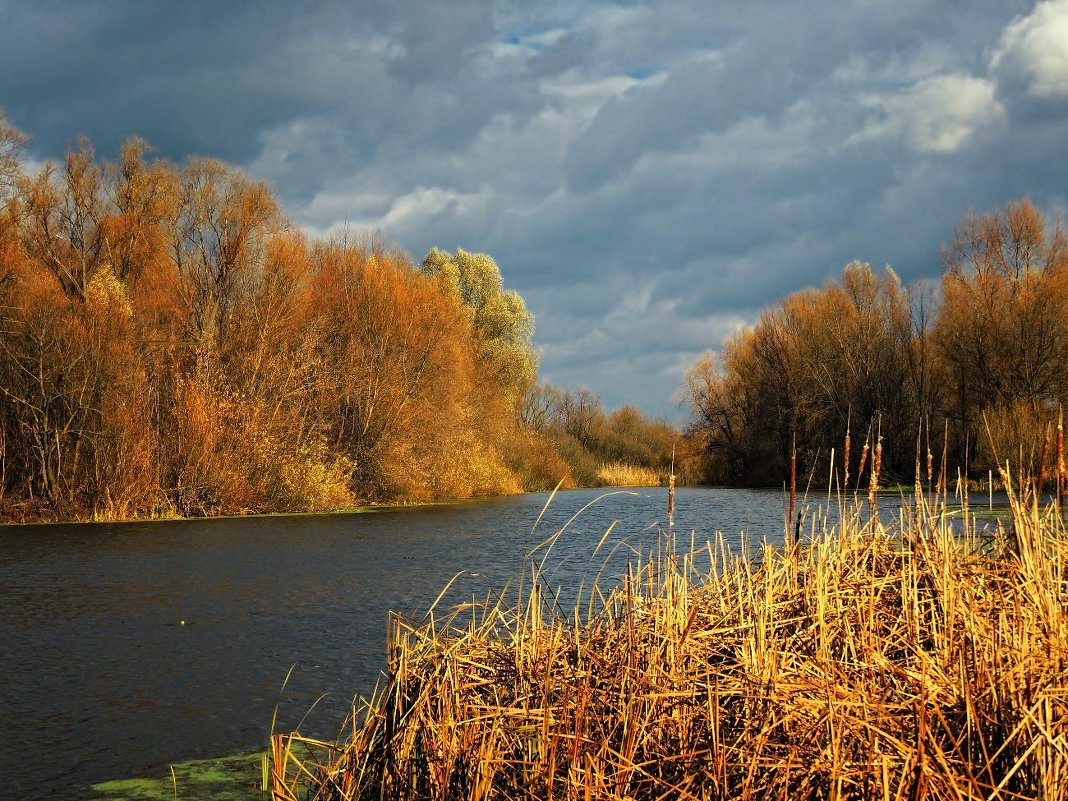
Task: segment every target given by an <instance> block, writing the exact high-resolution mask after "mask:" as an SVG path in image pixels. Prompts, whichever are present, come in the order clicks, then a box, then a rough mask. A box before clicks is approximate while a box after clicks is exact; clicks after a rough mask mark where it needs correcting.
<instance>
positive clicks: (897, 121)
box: [846, 74, 1004, 154]
mask: <svg viewBox="0 0 1068 801" xmlns="http://www.w3.org/2000/svg"><path fill="white" fill-rule="evenodd" d="M861 102H862V103H864V104H865V105H867V106H869V107H871V108H873V109H874V110H875V112H876V113H875V115H873V116H872V117H870V118H869V119H868V120H867V121H866V122H865V123H864V127H863V128H862V129H861V130H860V131H858V132H857V133H856V134H854V135H853V136H851V137H850V138H849V139H848V140H846V142H847V144H859V143H865V142H880V141H890V142H894V141H898V140H901V141H904V143H905V144H906V145H907V146H908V147H909V148H911V149H912V150H914V151H915V152H917V153H922V154H928V153H940V154H948V153H953V152H955V151H956V150H958V149H959V148H961V147H963V146H964V145H966V144H967V143H968V142H969V140H970V139H971V138H972V137H973V135H974V134H975V133H976V132H978V131H981V130H982V129H984V128H986V127H987V126H990V125H993V124H996V123H998V122H999V121H1000V120H1001V119H1002V116H1003V114H1004V109H1003V108H1002V106H1001V104H1000V103H999V102H998V101H997V99H996V98H995V92H994V83H993V82H992V81H989V80H986V79H984V78H976V77H973V76H971V75H962V74H949V75H935V76H933V77H930V78H925V79H923V80H921V81H918V82H917V83H915V84H913V85H911V86H908V87H906V88H904V89H902V90H900V91H898V92H895V93H893V94H889V95H871V96H868V97H864V98H862V100H861Z"/></svg>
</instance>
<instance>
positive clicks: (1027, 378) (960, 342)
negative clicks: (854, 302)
mask: <svg viewBox="0 0 1068 801" xmlns="http://www.w3.org/2000/svg"><path fill="white" fill-rule="evenodd" d="M942 258H943V262H944V264H945V273H944V274H943V277H942V308H941V313H940V314H939V316H938V319H937V321H936V324H935V329H934V339H935V343H936V345H937V348H938V352H939V355H940V357H941V360H942V363H943V371H944V374H945V380H946V384H947V387H948V394H949V398H951V402H950V405H949V406H948V408H947V413H948V414H949V415H950V416H951V417H952V418H953V419H954V421H955V423H956V432H957V438H958V440H963V439H965V438H968V439H970V440H971V441H972V442H979V443H983V442H984V441H985V440H986V436H985V432H984V431H983V429H985V425H984V424H983V418H984V417H985V416H989V415H991V414H995V416H999V417H1002V416H1004V415H1005V413H1006V411H1005V410H1008V409H1010V408H1015V409H1016V412H1013V413H1012V414H1011V415H1010V416H1013V415H1016V416H1018V415H1020V414H1026V415H1028V416H1031V417H1035V418H1036V419H1038V418H1039V417H1041V416H1042V414H1044V413H1048V412H1050V411H1052V409H1054V408H1055V407H1056V406H1058V405H1059V404H1063V403H1064V402H1065V401H1066V400H1068V378H1066V377H1065V374H1064V370H1063V365H1064V363H1065V359H1066V358H1068V323H1066V319H1068V317H1066V313H1068V237H1066V234H1065V231H1064V227H1063V224H1062V222H1061V220H1060V218H1055V219H1053V220H1050V219H1048V218H1047V217H1046V216H1045V215H1044V214H1043V213H1042V212H1041V211H1039V210H1038V209H1037V208H1036V207H1035V206H1034V205H1033V204H1032V203H1031V202H1030V201H1029V200H1021V201H1016V202H1011V203H1007V204H1006V205H1005V207H1004V208H1003V209H1000V210H998V211H994V212H989V213H987V214H983V215H980V216H977V215H975V214H969V215H968V217H967V218H966V219H965V220H964V222H963V223H961V225H960V226H959V227H958V228H957V231H956V233H955V235H954V237H953V239H952V240H951V241H950V243H949V244H948V245H946V246H945V247H944V248H943V251H942ZM1047 416H1048V414H1047ZM1032 433H1033V434H1036V435H1037V436H1039V437H1041V432H1040V431H1039V432H1032Z"/></svg>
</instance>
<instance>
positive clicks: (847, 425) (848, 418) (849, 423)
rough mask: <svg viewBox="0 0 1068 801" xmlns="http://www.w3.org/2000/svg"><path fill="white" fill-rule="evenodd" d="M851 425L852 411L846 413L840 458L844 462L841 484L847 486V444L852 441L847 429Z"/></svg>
mask: <svg viewBox="0 0 1068 801" xmlns="http://www.w3.org/2000/svg"><path fill="white" fill-rule="evenodd" d="M851 427H852V411H851V410H850V412H849V413H848V414H846V446H845V447H844V449H843V453H842V460H843V462H844V469H845V477H844V478H843V481H842V486H844V487H846V488H847V489H848V488H849V445H850V443H851V442H852V440H851V438H850V436H849V430H850V428H851Z"/></svg>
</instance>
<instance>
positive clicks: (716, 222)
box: [0, 0, 1068, 414]
mask: <svg viewBox="0 0 1068 801" xmlns="http://www.w3.org/2000/svg"><path fill="white" fill-rule="evenodd" d="M0 19H3V20H4V23H5V24H4V25H3V26H0V76H2V77H0V105H3V106H4V107H6V109H7V112H8V116H9V119H10V120H11V121H12V122H13V123H14V124H16V125H17V126H19V127H21V128H22V129H24V130H25V131H26V132H27V133H29V134H30V135H32V136H33V137H34V139H35V142H36V144H35V151H34V153H35V157H37V158H44V157H47V156H51V155H57V154H59V153H61V152H62V149H63V147H64V144H65V143H66V142H68V141H70V140H71V139H72V138H73V137H74V136H75V135H76V134H77V133H79V132H85V133H87V134H89V136H90V137H91V138H92V139H93V141H94V142H95V143H96V145H97V146H98V149H99V150H100V151H101V152H103V153H111V152H114V151H115V149H116V148H117V147H118V145H119V143H120V142H121V141H122V140H123V139H124V138H126V137H128V136H130V135H135V134H136V135H141V136H144V137H145V138H147V139H148V140H149V141H150V142H151V143H152V144H154V145H155V146H156V147H157V148H159V150H160V151H161V152H162V153H163V154H164V155H167V156H168V157H171V158H173V159H175V160H180V159H182V158H184V157H185V156H186V155H188V154H192V153H196V154H201V155H210V156H216V157H219V158H223V159H227V160H230V161H232V162H235V163H237V164H239V165H240V166H242V167H244V168H245V169H247V170H249V171H250V172H252V173H254V174H255V175H257V176H261V177H264V178H267V179H269V180H271V181H272V182H273V183H274V184H275V186H276V188H277V190H278V192H279V194H280V196H281V197H282V199H283V202H284V204H285V205H286V207H287V209H288V211H289V213H290V214H291V215H292V216H293V217H294V219H295V220H296V221H297V222H298V223H299V224H301V225H303V226H305V227H306V228H307V229H308V230H309V231H311V232H313V233H317V234H327V233H329V232H331V231H333V230H336V229H338V228H339V227H341V226H343V225H348V226H350V227H355V228H367V229H371V230H376V231H378V232H380V233H381V235H382V236H384V237H385V238H386V239H388V240H390V241H395V242H397V243H399V244H400V245H402V246H403V247H405V248H407V249H409V250H410V251H411V252H412V253H413V255H414V256H415V257H416V258H419V257H421V256H422V254H423V253H424V252H425V251H426V250H427V249H429V248H430V247H431V246H435V245H437V246H441V247H444V248H448V249H454V248H456V247H463V248H466V249H469V250H482V251H486V252H489V253H491V254H492V255H494V257H495V258H496V259H497V260H498V262H499V263H500V264H501V267H502V269H503V271H504V275H505V281H506V283H507V285H508V286H510V287H514V288H517V289H519V290H520V291H521V292H522V293H523V295H524V297H525V298H526V299H527V302H528V305H529V306H530V307H531V309H532V310H533V311H534V312H535V314H536V316H537V338H538V341H539V343H540V344H541V346H542V347H543V351H544V352H543V358H542V365H543V375H544V377H545V378H547V379H548V380H551V381H555V382H558V383H561V384H564V385H567V386H577V385H579V384H584V385H586V386H589V387H590V388H591V389H593V390H594V391H596V392H599V393H601V394H602V395H603V396H604V398H605V400H606V402H608V403H609V404H610V405H618V404H620V403H623V402H627V401H630V402H636V403H638V404H640V405H642V406H643V407H645V408H646V409H648V410H650V411H654V412H660V413H666V414H674V412H673V411H672V406H671V402H670V398H671V395H672V393H673V391H674V389H675V387H676V386H677V384H678V382H679V379H680V377H681V375H682V372H683V370H684V369H685V367H686V365H687V364H689V363H690V362H691V361H692V359H693V358H694V357H695V356H696V355H697V354H698V353H699V352H700V351H701V350H703V349H706V348H715V347H718V346H719V345H720V343H721V342H722V340H723V338H724V337H726V336H728V335H730V334H731V333H732V332H733V331H735V330H737V328H738V327H739V326H742V325H745V324H746V323H751V322H752V321H753V320H754V319H755V318H756V317H757V315H758V314H759V311H760V309H761V307H763V306H765V305H766V304H768V303H770V302H773V301H775V300H776V299H779V298H782V297H783V296H784V295H785V294H787V293H788V292H791V291H794V290H796V289H798V288H800V287H803V286H808V285H814V284H815V285H819V284H822V283H824V282H825V281H826V280H828V279H829V278H833V277H836V276H838V275H840V273H841V270H842V268H843V267H844V265H845V264H847V263H848V262H849V261H852V260H854V259H859V260H864V261H869V262H871V263H872V264H873V265H875V266H876V267H881V266H882V265H884V264H887V263H889V264H891V265H892V266H893V267H894V269H895V270H896V271H897V272H898V273H899V274H900V275H901V276H902V278H904V279H905V280H911V279H914V278H918V277H922V276H927V277H936V276H937V274H938V271H939V256H938V251H939V245H940V243H941V242H942V241H944V240H946V239H948V238H949V237H950V236H951V235H952V232H953V228H954V226H955V225H956V224H957V222H958V221H959V220H960V219H961V217H962V216H963V215H964V214H965V213H966V212H967V211H968V209H969V208H974V209H976V210H978V211H984V210H987V209H990V208H994V207H997V206H1000V205H1002V204H1003V203H1004V202H1005V201H1007V200H1010V199H1013V198H1017V197H1020V196H1022V195H1025V194H1027V195H1030V196H1031V197H1032V199H1034V200H1035V201H1036V202H1038V203H1039V204H1040V205H1042V206H1044V207H1045V208H1047V209H1050V210H1055V209H1063V208H1064V207H1065V206H1066V205H1068V202H1066V197H1065V191H1066V190H1065V187H1066V186H1068V180H1066V179H1068V167H1066V166H1065V162H1064V159H1063V156H1062V151H1063V143H1064V142H1065V141H1068V2H1066V0H1053V1H1052V2H1042V3H1039V4H1037V5H1030V4H1027V3H1015V4H1005V3H1002V2H994V1H993V0H990V1H989V2H969V3H962V2H958V1H957V0H943V2H935V3H932V2H927V0H923V1H922V2H921V0H914V1H912V2H909V1H908V0H905V1H902V0H895V1H894V2H891V1H890V0H885V1H884V0H872V2H864V3H849V4H843V3H823V2H821V3H808V4H803V5H799V4H784V3H781V2H754V3H746V4H744V6H738V5H736V4H721V5H719V6H715V5H712V4H708V3H704V2H696V0H695V1H694V2H689V3H687V2H675V3H671V4H646V3H625V4H615V3H588V4H581V5H576V4H573V3H563V2H561V3H551V2H538V3H525V2H518V0H499V1H498V2H490V0H486V1H485V2H475V1H474V0H471V1H470V2H458V3H427V2H415V1H414V0H410V1H408V2H399V3H397V2H385V0H382V1H381V2H363V3H358V4H353V3H346V2H336V3H306V4H294V3H288V2H268V3H248V4H243V3H226V4H215V3H206V2H205V3H182V4H165V3H142V2H133V1H132V0H130V1H128V2H93V3H74V2H71V3H56V2H53V3H36V4H31V3H18V4H16V3H10V2H8V3H5V2H4V1H3V0H0Z"/></svg>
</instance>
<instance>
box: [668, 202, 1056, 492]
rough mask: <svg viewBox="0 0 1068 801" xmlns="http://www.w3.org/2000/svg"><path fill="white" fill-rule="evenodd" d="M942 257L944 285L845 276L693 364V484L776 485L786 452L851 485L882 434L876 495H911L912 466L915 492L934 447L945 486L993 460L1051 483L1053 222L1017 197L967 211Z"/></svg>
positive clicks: (863, 271)
mask: <svg viewBox="0 0 1068 801" xmlns="http://www.w3.org/2000/svg"><path fill="white" fill-rule="evenodd" d="M942 259H943V263H944V266H945V270H944V273H943V275H942V279H941V285H940V286H934V285H924V284H922V283H921V284H916V285H913V286H908V287H906V286H903V285H902V284H901V282H900V281H899V279H898V277H897V276H896V275H895V274H894V272H893V271H892V270H891V269H890V268H889V267H887V268H885V269H884V270H882V271H874V270H872V268H871V267H870V266H869V265H868V264H862V263H857V262H855V263H853V264H850V265H849V266H847V267H846V268H845V271H844V272H843V274H842V277H841V279H840V280H838V281H831V282H829V283H828V284H827V285H826V286H825V287H824V288H822V289H807V290H804V291H801V292H797V293H794V294H792V295H790V296H788V297H787V298H786V299H785V300H783V301H782V302H781V303H779V304H776V305H775V306H773V307H771V308H768V309H766V310H765V311H764V313H763V314H762V315H761V317H760V320H759V322H758V323H757V324H756V325H755V326H753V327H752V328H748V329H746V330H743V331H741V332H740V333H738V334H737V335H735V336H734V337H733V338H731V339H730V340H729V341H728V342H727V343H726V344H725V345H724V347H723V349H722V351H721V352H719V353H718V354H712V353H706V354H705V355H704V356H702V357H701V358H700V359H698V360H697V362H695V363H694V364H693V366H692V367H691V368H690V370H689V372H688V373H687V375H686V381H685V385H684V389H683V392H684V396H685V400H686V401H687V403H688V405H689V406H690V408H691V410H692V412H693V418H692V425H691V428H690V434H691V438H692V442H693V443H694V444H695V449H696V452H697V453H698V454H699V458H700V467H699V472H700V473H701V474H702V475H704V477H705V478H706V479H707V480H710V481H716V482H726V483H735V484H752V485H779V486H781V485H782V482H783V481H784V480H785V479H786V478H787V476H788V475H789V471H790V467H789V464H790V456H791V453H792V452H793V448H794V447H796V452H797V454H798V459H799V462H800V464H801V469H802V471H803V480H805V481H807V474H811V475H812V476H813V478H814V480H815V482H816V483H818V484H826V482H827V477H828V476H829V475H830V472H829V468H830V458H831V454H830V451H831V449H832V448H835V449H836V452H835V460H836V473H837V476H838V480H839V481H841V480H842V479H843V478H844V476H845V471H846V470H847V469H848V470H849V471H850V472H849V475H850V485H851V486H852V485H853V483H854V482H855V481H856V480H858V479H859V478H860V477H859V476H858V475H857V474H858V468H859V466H860V464H859V463H860V460H861V458H862V455H863V454H864V452H865V451H864V448H863V447H862V444H863V443H864V442H865V441H867V442H868V443H869V448H870V449H874V447H875V445H876V444H877V442H878V440H879V438H880V437H881V438H882V440H883V453H884V457H883V462H882V468H883V470H882V473H883V477H884V483H886V482H889V483H895V482H900V483H911V482H912V481H913V480H914V477H915V473H916V459H917V456H919V457H920V472H921V474H922V475H923V478H924V480H925V481H926V474H927V471H928V467H927V465H928V459H930V463H931V464H932V470H933V471H935V472H936V471H937V470H938V468H939V465H940V464H941V463H942V456H943V451H945V452H946V456H947V461H948V464H949V473H950V474H949V476H948V479H949V481H950V482H952V481H955V480H956V477H957V476H956V469H957V468H958V467H960V468H961V469H962V471H963V470H965V469H967V470H969V471H970V472H971V474H972V476H976V475H982V476H983V477H985V476H986V471H987V470H988V469H995V474H996V466H997V463H999V462H1000V463H1001V464H1004V463H1005V462H1009V463H1011V464H1012V465H1013V468H1014V469H1017V468H1019V467H1020V466H1023V467H1024V468H1025V469H1029V470H1031V472H1032V474H1034V475H1036V476H1037V475H1039V473H1040V472H1041V470H1042V465H1043V464H1045V465H1046V473H1045V475H1046V476H1050V475H1052V474H1053V471H1054V463H1053V460H1054V459H1055V458H1056V455H1057V453H1058V448H1057V445H1056V443H1057V432H1056V426H1057V423H1058V419H1059V415H1060V410H1061V408H1062V407H1063V406H1064V405H1065V403H1066V401H1068V240H1066V237H1065V233H1064V230H1063V226H1062V223H1061V220H1060V219H1059V218H1057V219H1052V220H1051V219H1049V218H1047V217H1046V216H1045V215H1044V214H1043V213H1042V212H1041V211H1040V210H1039V209H1037V208H1036V207H1035V206H1034V205H1033V204H1032V203H1031V202H1030V201H1028V200H1022V201H1018V202H1012V203H1009V204H1007V205H1006V206H1005V207H1004V208H1003V209H1001V210H998V211H994V212H990V213H987V214H983V215H981V216H979V215H974V214H971V215H969V216H968V217H967V218H966V219H965V220H964V221H963V222H962V223H961V224H960V226H959V227H958V228H957V230H956V232H955V234H954V236H953V238H952V239H951V241H950V242H949V243H948V244H947V245H946V246H945V247H944V248H943V250H942ZM847 432H850V434H851V442H852V446H851V448H850V450H851V453H849V454H845V453H844V450H845V437H846V433H847ZM928 454H930V456H928ZM845 456H848V457H849V464H848V465H846V464H845V463H844V457H845ZM1021 463H1022V464H1021ZM867 464H868V465H870V464H871V459H870V458H869V459H868V460H867ZM865 480H866V479H865Z"/></svg>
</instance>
